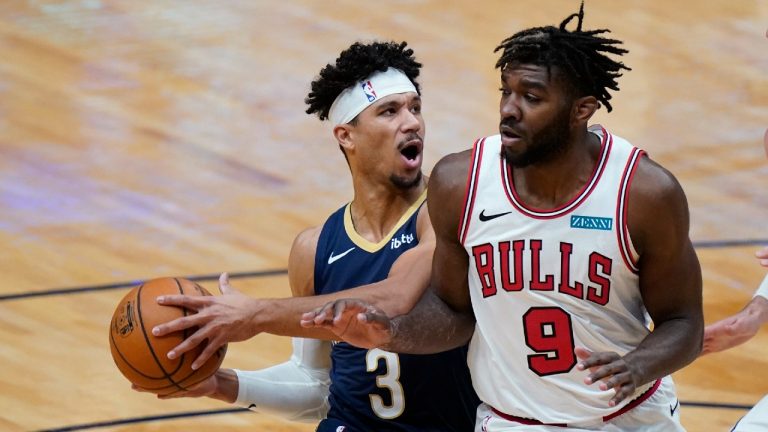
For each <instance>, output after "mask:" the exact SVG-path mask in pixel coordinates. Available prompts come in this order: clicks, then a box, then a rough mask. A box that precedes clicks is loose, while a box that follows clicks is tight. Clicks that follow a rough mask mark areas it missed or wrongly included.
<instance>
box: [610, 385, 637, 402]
mask: <svg viewBox="0 0 768 432" xmlns="http://www.w3.org/2000/svg"><path fill="white" fill-rule="evenodd" d="M634 392H635V386H634V385H631V384H627V385H623V386H621V387H619V388H617V389H616V395H615V396H614V397H613V398H611V400H609V401H608V406H611V407H615V406H616V405H618V404H619V403H620V402H621V401H623V400H624V399H626V398H628V397H630V396H631V395H632V394H633V393H634Z"/></svg>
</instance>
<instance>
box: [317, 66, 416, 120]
mask: <svg viewBox="0 0 768 432" xmlns="http://www.w3.org/2000/svg"><path fill="white" fill-rule="evenodd" d="M408 92H414V93H415V92H416V87H415V86H414V85H413V83H412V82H411V80H410V79H408V77H407V76H406V75H405V74H404V73H403V72H402V71H400V70H398V69H395V68H389V69H387V70H386V71H384V72H374V73H373V74H372V75H371V76H369V77H368V78H366V79H364V80H362V81H360V82H359V83H357V84H356V85H353V86H352V87H349V88H346V89H344V91H342V92H341V94H339V96H338V97H337V98H336V100H335V101H333V104H332V105H331V109H330V111H328V118H329V119H330V120H331V123H333V124H334V125H339V124H345V123H349V122H350V121H351V120H352V119H353V118H355V116H357V115H358V114H360V113H361V112H362V111H363V110H364V109H366V108H368V107H369V106H370V105H371V104H373V103H374V102H376V101H377V100H379V99H381V98H383V97H384V96H389V95H391V94H396V93H408Z"/></svg>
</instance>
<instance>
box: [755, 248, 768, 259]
mask: <svg viewBox="0 0 768 432" xmlns="http://www.w3.org/2000/svg"><path fill="white" fill-rule="evenodd" d="M755 256H756V257H758V258H762V259H765V258H768V246H766V247H764V248H762V249H760V250H759V251H757V252H755Z"/></svg>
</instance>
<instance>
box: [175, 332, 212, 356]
mask: <svg viewBox="0 0 768 432" xmlns="http://www.w3.org/2000/svg"><path fill="white" fill-rule="evenodd" d="M208 336H209V335H208V331H207V330H206V328H205V327H203V328H201V329H200V330H198V331H196V332H194V333H193V334H192V336H189V337H188V338H186V339H184V341H182V342H181V343H180V344H178V345H177V346H176V347H174V348H173V349H172V350H170V351H168V358H169V359H171V360H173V359H175V358H176V357H178V356H180V355H182V354H184V353H185V352H187V351H191V350H192V349H194V348H195V347H196V346H198V345H200V344H201V343H202V342H203V341H204V340H206V339H207V338H208Z"/></svg>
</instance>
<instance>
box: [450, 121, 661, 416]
mask: <svg viewBox="0 0 768 432" xmlns="http://www.w3.org/2000/svg"><path fill="white" fill-rule="evenodd" d="M590 131H591V132H592V133H595V134H596V135H598V136H599V137H600V138H601V140H602V150H601V154H600V157H599V160H598V162H597V164H596V167H595V169H594V172H593V174H592V177H591V179H590V180H589V181H588V182H587V184H586V185H585V187H584V188H583V189H582V190H581V191H580V193H578V195H577V196H576V197H574V198H573V199H572V200H571V201H570V202H569V203H568V204H566V205H563V206H562V207H560V208H557V209H554V210H541V209H535V208H531V207H530V206H527V205H526V204H525V203H523V202H521V200H520V199H519V198H518V196H517V193H516V191H515V187H514V184H513V180H512V172H511V170H512V168H511V166H509V165H507V163H506V162H505V161H504V159H503V158H502V157H501V138H500V136H499V135H496V136H491V137H486V138H484V139H482V140H478V141H477V142H476V143H475V146H474V153H473V158H472V165H471V170H470V173H469V179H468V185H467V195H466V201H465V208H464V215H463V217H462V221H461V224H460V232H459V236H460V240H461V242H462V244H463V245H464V247H465V248H466V250H467V253H468V254H469V260H470V265H469V289H470V295H471V299H472V307H473V309H474V313H475V317H476V319H477V327H476V330H475V334H474V336H473V338H472V341H471V344H470V350H469V359H468V362H469V366H470V370H471V372H472V382H473V384H474V386H475V389H476V390H477V393H478V395H479V396H480V399H482V400H483V401H484V402H485V403H487V404H489V405H490V406H492V407H493V408H495V409H496V410H498V411H501V412H502V413H505V414H507V415H511V416H517V417H524V418H529V419H535V420H538V421H540V422H544V423H566V424H579V423H584V424H588V423H591V422H600V421H602V420H603V419H607V418H611V417H612V415H613V414H615V413H617V411H620V410H621V409H622V407H623V406H624V405H626V404H627V403H629V402H630V401H631V400H632V399H635V398H638V396H640V395H641V394H642V396H643V397H641V398H639V399H638V400H640V399H645V397H647V396H650V394H649V393H651V391H647V390H648V389H649V388H651V386H652V385H653V384H649V385H646V386H643V387H642V388H640V389H638V391H637V394H636V395H634V396H632V397H629V398H627V399H625V400H624V401H623V402H622V403H621V404H620V405H619V406H617V407H609V406H608V401H609V400H610V399H611V398H612V397H613V395H614V394H615V392H614V391H613V390H608V391H601V390H600V389H599V388H598V385H597V384H592V385H586V384H584V378H585V377H586V376H587V374H588V372H587V371H578V370H577V369H576V367H575V366H576V363H577V361H578V359H577V358H576V356H575V354H574V347H575V346H582V347H585V348H587V349H588V350H590V351H614V352H617V353H618V354H620V355H624V354H626V353H627V352H629V351H630V350H632V349H634V348H635V347H637V345H638V344H639V343H640V342H641V341H642V340H643V339H644V338H645V337H646V336H647V335H648V333H649V332H650V330H649V328H650V318H649V316H648V313H647V312H646V310H645V307H644V305H643V301H642V298H641V296H640V290H639V287H638V274H637V264H636V262H637V254H636V252H635V251H634V249H633V247H632V244H631V241H630V238H629V234H628V231H627V224H626V216H627V212H626V208H627V206H626V204H627V195H628V193H627V191H628V189H629V186H630V182H631V181H632V175H633V173H634V167H635V166H636V164H637V162H638V160H639V158H640V157H641V156H642V155H643V152H642V151H641V150H639V149H637V148H635V147H633V146H632V145H631V144H629V143H628V142H627V141H625V140H624V139H622V138H619V137H616V136H613V135H611V134H609V133H608V132H607V131H605V129H603V128H602V127H597V128H592V129H590ZM654 389H655V388H654ZM646 391H647V392H646ZM643 393H645V394H643Z"/></svg>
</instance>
